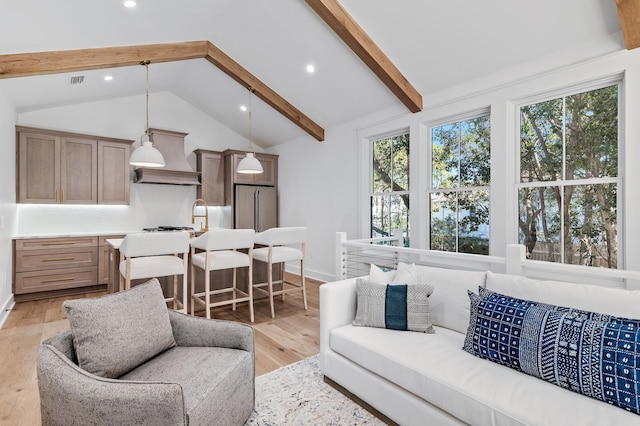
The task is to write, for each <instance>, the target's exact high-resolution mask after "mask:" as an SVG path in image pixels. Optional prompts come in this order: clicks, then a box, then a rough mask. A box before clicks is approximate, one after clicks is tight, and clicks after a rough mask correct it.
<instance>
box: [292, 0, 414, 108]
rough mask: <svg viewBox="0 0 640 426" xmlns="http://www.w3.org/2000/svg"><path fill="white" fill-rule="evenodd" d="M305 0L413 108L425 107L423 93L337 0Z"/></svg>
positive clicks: (408, 106)
mask: <svg viewBox="0 0 640 426" xmlns="http://www.w3.org/2000/svg"><path fill="white" fill-rule="evenodd" d="M305 1H306V2H307V4H308V5H309V6H311V8H312V9H313V10H314V11H315V12H316V13H317V14H318V15H319V16H320V18H322V19H323V20H324V21H325V22H326V23H327V25H329V26H330V27H331V29H332V30H333V31H334V32H335V33H336V34H337V35H338V36H339V37H340V38H341V39H342V41H344V42H345V43H346V44H347V46H349V47H350V48H351V50H353V52H354V53H355V54H356V55H358V57H359V58H360V59H361V60H362V61H363V62H364V63H365V64H366V65H367V66H368V67H369V68H370V69H371V71H373V73H374V74H375V75H376V76H377V77H378V78H379V79H380V80H381V81H382V82H383V83H384V84H385V85H386V86H387V87H388V88H389V89H390V90H391V92H393V94H394V95H395V96H396V97H397V98H398V99H400V101H401V102H402V103H403V104H404V105H405V106H406V107H407V108H408V109H409V111H411V112H418V111H421V110H422V95H420V93H419V92H418V91H417V90H416V89H415V88H414V87H413V86H412V85H411V83H409V81H408V80H407V79H406V78H405V77H404V75H402V73H401V72H400V71H399V70H398V68H396V66H395V65H394V64H393V63H392V62H391V60H389V58H388V57H387V55H385V54H384V52H383V51H382V50H381V49H380V48H379V47H378V46H377V45H376V44H375V42H374V41H373V40H372V39H371V37H369V35H368V34H367V33H366V32H365V31H364V29H362V27H361V26H360V25H359V24H358V23H357V22H356V21H355V20H354V19H353V17H351V15H350V14H349V12H347V11H346V10H345V9H344V7H342V5H341V4H340V3H339V2H338V1H337V0H305Z"/></svg>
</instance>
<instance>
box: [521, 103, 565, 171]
mask: <svg viewBox="0 0 640 426" xmlns="http://www.w3.org/2000/svg"><path fill="white" fill-rule="evenodd" d="M562 110H563V100H562V98H560V99H554V100H551V101H547V102H541V103H539V104H534V105H529V106H525V107H522V108H521V109H520V123H521V124H520V179H521V182H540V181H556V180H558V179H561V178H562V135H563V120H562V117H563V113H562Z"/></svg>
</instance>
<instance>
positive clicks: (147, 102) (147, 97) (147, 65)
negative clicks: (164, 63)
mask: <svg viewBox="0 0 640 426" xmlns="http://www.w3.org/2000/svg"><path fill="white" fill-rule="evenodd" d="M142 64H144V67H145V68H146V70H147V94H146V104H147V129H146V131H145V132H146V134H147V136H149V137H151V135H150V134H149V61H142Z"/></svg>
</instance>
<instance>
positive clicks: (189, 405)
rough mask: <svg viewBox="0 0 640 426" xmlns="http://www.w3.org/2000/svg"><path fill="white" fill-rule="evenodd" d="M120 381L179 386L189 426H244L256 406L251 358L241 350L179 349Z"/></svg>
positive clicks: (144, 365)
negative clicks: (219, 425) (231, 406)
mask: <svg viewBox="0 0 640 426" xmlns="http://www.w3.org/2000/svg"><path fill="white" fill-rule="evenodd" d="M120 380H134V381H143V382H161V383H177V384H179V385H180V386H181V387H182V393H183V396H184V405H185V410H186V414H187V418H188V424H189V425H210V424H221V425H233V424H243V423H244V421H245V420H246V419H247V418H248V417H249V416H250V415H251V411H252V410H253V406H254V393H253V381H254V374H253V359H252V355H251V353H250V352H246V351H242V350H238V349H227V348H213V347H183V346H176V347H174V348H172V349H169V350H167V351H165V352H163V353H162V354H160V355H158V356H157V357H155V358H153V359H151V360H150V361H148V362H146V363H145V364H142V365H140V366H139V367H137V368H136V369H134V370H132V371H130V372H128V373H127V374H125V375H123V376H122V377H120ZM230 404H233V405H234V406H235V408H234V409H229V405H230Z"/></svg>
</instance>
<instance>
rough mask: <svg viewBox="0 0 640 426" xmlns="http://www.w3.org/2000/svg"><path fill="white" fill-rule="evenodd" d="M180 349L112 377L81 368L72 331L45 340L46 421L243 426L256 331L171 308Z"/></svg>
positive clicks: (41, 370) (40, 354)
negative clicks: (115, 377)
mask: <svg viewBox="0 0 640 426" xmlns="http://www.w3.org/2000/svg"><path fill="white" fill-rule="evenodd" d="M168 312H169V319H170V322H171V328H172V331H173V336H174V338H175V342H176V346H175V347H173V348H170V349H168V350H166V351H164V352H162V353H160V354H159V355H157V356H155V357H153V358H151V359H150V360H148V361H146V362H144V363H143V364H141V365H139V366H138V367H136V368H134V369H133V370H131V371H129V372H127V373H126V374H124V375H122V376H121V377H118V378H117V379H109V378H104V377H100V376H97V375H94V374H91V373H88V372H87V371H85V370H83V369H82V368H80V367H79V365H78V359H77V357H76V352H75V350H74V344H73V337H72V334H71V331H70V330H69V331H66V332H64V333H61V334H59V335H57V336H54V337H51V338H50V339H48V340H46V341H45V342H43V344H42V345H40V346H39V347H38V350H37V373H38V386H39V390H40V406H41V413H42V424H43V425H154V426H157V425H192V426H193V425H242V424H244V423H245V421H246V420H247V419H248V417H249V416H250V415H251V412H252V410H253V407H254V400H255V388H254V378H255V349H254V337H253V329H252V328H251V327H250V326H248V325H245V324H240V323H234V322H228V321H218V320H207V319H204V318H197V317H192V316H188V315H185V314H182V313H178V312H174V311H168Z"/></svg>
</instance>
